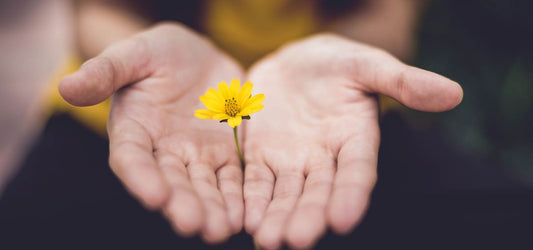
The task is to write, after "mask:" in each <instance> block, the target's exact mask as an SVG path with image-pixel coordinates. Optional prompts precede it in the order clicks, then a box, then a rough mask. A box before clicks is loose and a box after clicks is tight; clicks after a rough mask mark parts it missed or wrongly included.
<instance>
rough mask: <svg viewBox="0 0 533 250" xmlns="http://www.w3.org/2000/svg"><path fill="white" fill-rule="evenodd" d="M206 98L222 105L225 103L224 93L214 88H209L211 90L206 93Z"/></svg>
mask: <svg viewBox="0 0 533 250" xmlns="http://www.w3.org/2000/svg"><path fill="white" fill-rule="evenodd" d="M205 96H207V97H209V98H211V99H215V100H217V101H218V102H220V103H224V97H222V93H220V92H219V91H217V90H216V89H214V88H209V90H207V92H206V93H205Z"/></svg>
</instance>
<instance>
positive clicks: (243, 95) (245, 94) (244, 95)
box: [237, 81, 254, 107]
mask: <svg viewBox="0 0 533 250" xmlns="http://www.w3.org/2000/svg"><path fill="white" fill-rule="evenodd" d="M253 87H254V85H253V84H252V83H251V82H250V81H248V82H246V83H245V84H244V85H243V86H242V88H241V91H239V94H237V103H238V104H239V106H240V107H243V106H244V104H245V103H246V101H247V100H248V98H250V95H251V94H252V88H253Z"/></svg>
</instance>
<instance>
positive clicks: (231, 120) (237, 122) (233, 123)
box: [228, 116, 242, 128]
mask: <svg viewBox="0 0 533 250" xmlns="http://www.w3.org/2000/svg"><path fill="white" fill-rule="evenodd" d="M241 122H242V117H240V116H235V117H230V118H229V119H228V124H229V125H230V126H231V127H232V128H234V127H235V126H239V125H241Z"/></svg>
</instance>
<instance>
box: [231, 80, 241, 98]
mask: <svg viewBox="0 0 533 250" xmlns="http://www.w3.org/2000/svg"><path fill="white" fill-rule="evenodd" d="M240 88H241V82H240V80H239V79H233V80H231V83H230V86H229V94H230V95H231V96H230V98H231V97H235V98H236V97H237V94H238V93H239V89H240Z"/></svg>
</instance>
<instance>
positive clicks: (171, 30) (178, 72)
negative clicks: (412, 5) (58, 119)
mask: <svg viewBox="0 0 533 250" xmlns="http://www.w3.org/2000/svg"><path fill="white" fill-rule="evenodd" d="M233 78H240V79H241V83H243V82H244V81H248V80H249V81H251V82H252V83H254V94H256V93H264V94H265V96H266V99H265V101H264V103H263V104H264V109H263V110H262V111H261V112H259V113H256V114H254V115H252V119H251V120H250V121H246V122H243V124H242V125H241V126H239V132H240V134H241V135H242V136H241V138H240V140H241V145H243V151H244V159H245V169H244V171H243V169H242V168H241V164H240V161H239V157H238V154H237V150H236V147H235V142H234V140H233V133H232V129H231V128H230V127H229V126H228V125H227V124H220V123H218V122H216V121H210V120H201V119H198V118H195V117H194V111H195V110H196V109H198V108H202V106H201V103H200V101H199V99H198V98H199V96H201V95H202V94H203V93H205V91H206V90H207V89H208V88H209V87H215V86H216V84H217V83H219V82H221V81H231V79H233ZM59 91H60V93H61V95H62V96H63V98H65V100H67V101H68V102H69V103H71V104H73V105H77V106H88V105H94V104H97V103H99V102H102V101H104V100H105V99H107V98H109V97H110V96H113V98H112V107H111V113H110V116H109V120H108V135H109V143H110V159H109V163H110V166H111V168H112V169H113V171H114V173H115V174H116V175H117V176H118V177H119V178H120V180H121V181H122V182H123V183H124V185H125V186H126V187H127V189H128V190H129V191H130V192H131V193H132V194H133V195H134V196H135V197H136V198H137V199H139V200H140V201H141V202H142V203H143V204H144V205H145V206H146V207H148V208H151V209H155V210H160V211H162V213H163V214H164V216H165V217H166V218H167V219H168V220H169V222H170V223H171V225H172V226H173V228H174V229H175V230H176V231H177V232H178V233H179V234H180V235H183V236H188V235H194V234H200V235H201V236H202V238H203V239H204V240H205V241H207V242H209V243H218V242H223V241H224V240H226V239H227V238H228V237H230V236H231V235H232V234H235V233H238V232H240V231H241V230H242V228H243V226H244V228H245V229H246V231H247V232H248V233H250V234H252V235H253V237H254V239H255V241H256V243H257V244H259V246H261V247H262V248H266V249H271V248H278V247H280V246H281V244H282V243H283V242H286V243H288V244H289V245H290V246H291V247H295V248H307V247H311V246H313V245H314V244H315V243H316V241H317V240H318V239H319V238H320V237H321V235H323V234H324V233H325V232H326V230H327V228H328V227H329V228H331V229H332V230H333V231H335V232H337V233H347V232H349V231H350V230H352V229H353V228H354V227H355V226H356V224H357V223H358V222H359V221H360V220H361V218H362V216H363V214H364V212H365V210H366V207H367V206H368V202H369V196H370V193H371V191H372V188H373V187H374V185H375V183H376V178H377V176H376V168H377V157H378V149H379V142H380V132H379V124H378V118H379V116H378V103H377V99H376V94H383V95H387V96H390V97H392V98H394V99H396V100H398V101H399V102H401V103H402V104H404V105H406V106H407V107H410V108H412V109H416V110H421V111H429V112H440V111H446V110H449V109H452V108H454V107H455V106H456V105H457V104H458V103H459V102H460V101H461V99H462V90H461V87H460V86H459V85H458V84H457V83H455V82H453V81H451V80H449V79H447V78H445V77H443V76H440V75H437V74H435V73H432V72H428V71H425V70H422V69H418V68H415V67H411V66H408V65H405V64H403V63H402V62H400V61H399V60H397V59H395V58H394V57H393V56H391V55H390V54H388V53H386V52H384V51H383V50H380V49H377V48H374V47H371V46H368V45H364V44H361V43H358V42H355V41H351V40H348V39H345V38H342V37H339V36H336V35H331V34H319V35H314V36H311V37H309V38H306V39H302V40H299V41H295V42H291V43H289V44H287V45H284V46H282V47H281V48H280V49H279V50H277V51H276V52H274V53H272V54H271V55H269V56H267V57H265V58H264V59H262V60H260V61H259V62H257V63H256V64H255V65H254V66H253V67H251V69H250V70H249V71H248V72H244V71H243V69H242V68H241V67H240V66H239V64H237V63H236V62H235V61H234V60H233V59H232V58H230V57H229V56H228V55H226V54H224V53H223V52H222V51H220V50H219V49H217V48H216V47H215V46H214V45H213V44H212V43H211V42H210V41H208V40H207V39H206V38H204V37H202V36H200V35H198V34H196V33H194V32H193V31H191V30H189V29H187V28H186V27H184V26H181V25H180V24H176V23H164V24H159V25H156V26H154V27H153V28H151V29H148V30H146V31H145V32H142V33H139V34H137V35H135V36H133V37H131V38H129V39H126V40H123V41H120V42H117V43H115V44H113V45H111V46H110V47H108V48H107V49H106V50H105V51H103V52H102V53H101V54H100V55H99V56H97V57H95V58H92V59H90V60H89V61H87V62H86V63H85V64H83V66H82V67H81V68H80V69H79V70H78V71H77V72H75V73H73V74H71V75H69V76H67V77H65V78H64V79H63V80H62V81H61V82H60V85H59Z"/></svg>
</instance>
